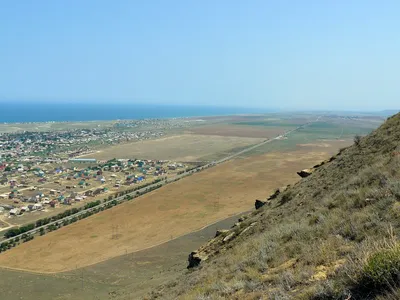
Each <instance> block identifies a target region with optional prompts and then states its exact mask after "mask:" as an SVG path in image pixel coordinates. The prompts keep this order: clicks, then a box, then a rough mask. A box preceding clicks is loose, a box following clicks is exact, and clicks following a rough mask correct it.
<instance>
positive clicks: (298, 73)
mask: <svg viewBox="0 0 400 300" xmlns="http://www.w3.org/2000/svg"><path fill="white" fill-rule="evenodd" d="M0 3H1V9H0V40H1V42H0V68H1V71H0V83H1V89H0V99H1V100H3V101H4V100H13V99H20V100H32V101H33V100H43V101H69V100H75V101H77V100H79V101H87V102H89V101H119V102H129V103H135V102H136V103H173V104H204V105H210V104H213V105H219V106H251V107H274V108H282V109H363V110H373V109H386V108H398V107H399V106H400V105H398V103H400V101H399V100H400V74H399V73H400V55H399V53H400V34H399V29H400V18H399V17H398V16H399V15H400V1H389V0H382V1H368V0H363V1H361V0H360V1H358V0H351V1H350V0H343V1H342V0H335V1H333V0H332V1H331V0H326V1H325V0H324V1H320V0H315V1H307V0H302V1H297V0H292V1H285V0H281V1H278V0H276V1H268V0H260V1H257V0H249V1H235V0H226V1H225V0H218V1H216V0H202V1H187V0H181V1H174V0H164V1H161V0H159V1H156V0H150V1H134V0H131V1H122V0H117V1H102V0H84V1H82V0H68V1H67V0H64V1H61V0H48V1H46V0H38V1H5V0H4V1H1V0H0Z"/></svg>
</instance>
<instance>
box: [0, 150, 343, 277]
mask: <svg viewBox="0 0 400 300" xmlns="http://www.w3.org/2000/svg"><path fill="white" fill-rule="evenodd" d="M299 148H301V147H299ZM333 148H335V147H328V148H325V147H304V149H299V150H296V151H292V152H284V153H282V152H271V153H268V154H263V155H259V156H253V157H248V158H243V159H237V160H234V161H229V162H227V163H224V164H222V165H219V166H216V167H214V168H211V169H208V170H205V171H203V172H201V173H198V174H195V175H192V176H190V177H187V178H184V179H182V180H180V181H178V182H176V183H172V184H168V185H167V186H165V187H163V188H161V189H159V190H156V191H154V192H151V193H149V194H146V195H144V196H142V197H140V198H138V199H136V200H134V201H131V202H127V203H125V204H122V205H119V206H117V207H115V208H113V209H111V210H107V211H104V212H102V213H99V214H96V215H94V216H92V217H89V218H87V219H84V220H82V221H79V222H77V223H74V224H72V225H69V226H67V227H63V228H61V229H59V230H57V231H55V232H52V233H48V234H46V235H45V236H42V237H37V238H35V239H34V240H33V241H31V242H28V243H25V244H22V245H20V246H18V247H16V248H13V249H11V250H9V251H7V252H4V253H2V254H0V266H3V267H7V268H15V269H22V270H29V271H33V272H61V271H67V270H73V269H75V268H76V267H83V266H87V265H91V264H95V263H98V262H101V261H104V260H107V259H110V258H113V257H116V256H119V255H123V254H126V253H130V252H134V251H139V250H142V249H146V248H149V247H152V246H154V245H157V244H160V243H163V242H165V241H168V240H171V239H173V238H176V237H178V236H181V235H184V234H186V233H189V232H192V231H194V230H198V229H200V228H202V227H204V226H206V225H209V224H211V223H213V222H216V221H218V220H221V219H224V218H227V217H228V216H231V215H234V214H237V213H240V212H243V211H246V210H248V209H251V208H252V207H253V205H254V200H255V199H257V198H258V199H263V198H265V197H267V196H268V195H269V194H270V193H271V192H272V191H273V190H274V189H275V188H277V187H281V186H284V185H286V184H289V183H294V182H295V181H297V180H298V179H299V177H298V176H297V174H296V171H298V170H300V169H303V168H307V167H310V166H313V165H314V164H316V163H318V162H320V161H321V160H323V159H326V158H328V157H329V156H330V153H332V152H333V151H334V150H336V151H337V148H336V149H333ZM192 149H193V147H192Z"/></svg>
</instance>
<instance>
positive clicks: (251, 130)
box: [190, 124, 289, 139]
mask: <svg viewBox="0 0 400 300" xmlns="http://www.w3.org/2000/svg"><path fill="white" fill-rule="evenodd" d="M287 129H289V127H287V128H286V127H275V128H265V127H264V128H262V127H256V126H246V125H245V126H240V125H228V124H218V125H209V126H202V127H196V128H193V129H190V132H191V133H193V134H201V135H212V136H214V135H216V136H236V137H253V138H263V139H267V138H273V137H276V136H277V135H280V134H282V133H284V132H285V130H287Z"/></svg>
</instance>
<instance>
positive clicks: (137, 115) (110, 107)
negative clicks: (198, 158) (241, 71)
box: [0, 102, 268, 123]
mask: <svg viewBox="0 0 400 300" xmlns="http://www.w3.org/2000/svg"><path fill="white" fill-rule="evenodd" d="M265 112H268V111H267V110H266V111H260V109H255V108H238V107H212V106H178V105H145V104H121V103H117V104H104V103H101V104H95V103H85V104H79V103H37V102H36V103H34V102H0V122H1V123H4V122H6V123H12V122H47V121H94V120H116V119H122V120H123V119H125V120H127V119H155V118H175V117H194V116H219V115H232V114H246V113H265Z"/></svg>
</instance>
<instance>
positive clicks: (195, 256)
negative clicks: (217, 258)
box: [187, 251, 208, 269]
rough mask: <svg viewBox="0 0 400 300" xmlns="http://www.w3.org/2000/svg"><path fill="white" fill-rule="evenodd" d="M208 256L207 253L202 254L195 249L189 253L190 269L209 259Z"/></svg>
mask: <svg viewBox="0 0 400 300" xmlns="http://www.w3.org/2000/svg"><path fill="white" fill-rule="evenodd" d="M207 258H208V256H206V255H201V254H200V253H199V252H197V251H193V252H192V253H190V254H189V257H188V262H189V265H188V266H187V268H188V269H191V268H194V267H197V266H199V265H200V262H202V261H205V260H207Z"/></svg>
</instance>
